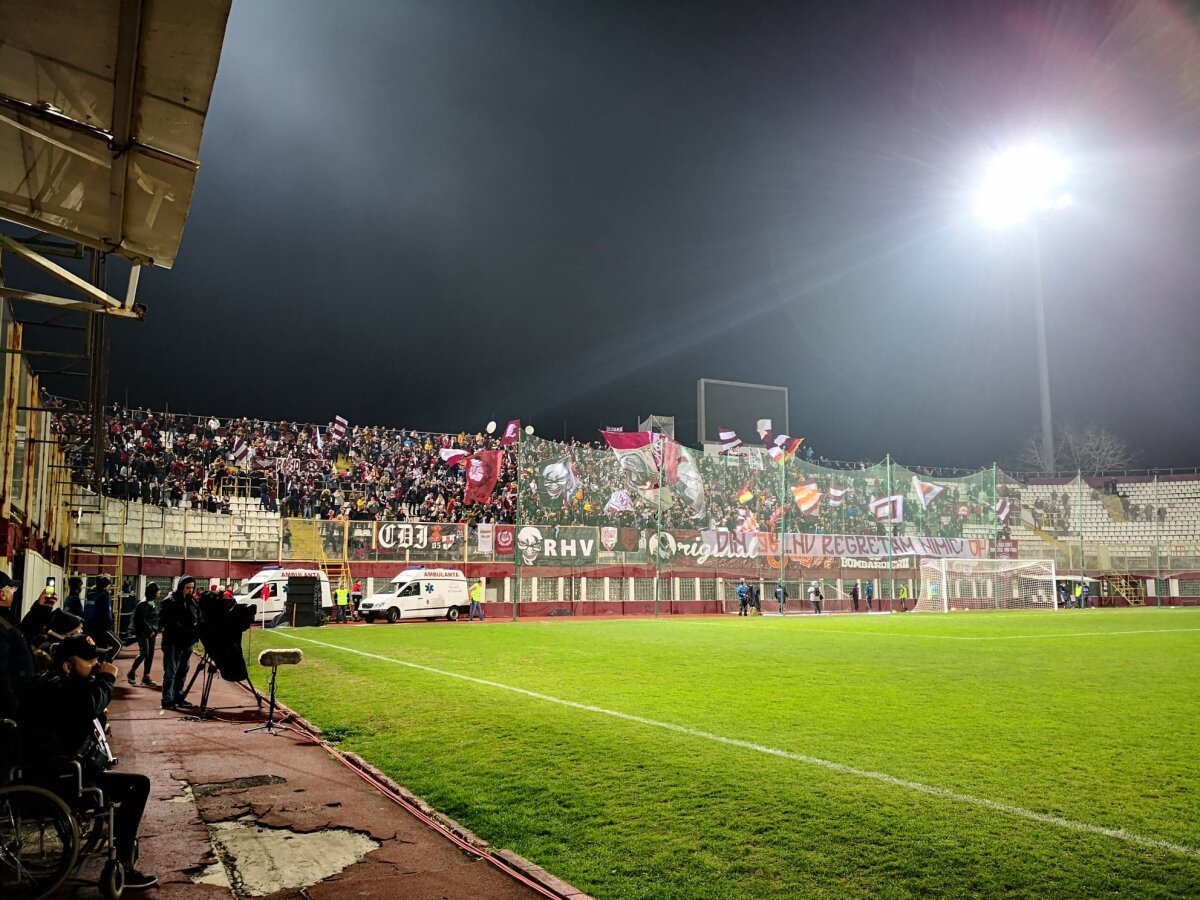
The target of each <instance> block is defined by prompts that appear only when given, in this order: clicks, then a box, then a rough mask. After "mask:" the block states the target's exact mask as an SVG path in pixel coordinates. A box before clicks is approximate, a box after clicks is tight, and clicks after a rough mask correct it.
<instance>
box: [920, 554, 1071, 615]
mask: <svg viewBox="0 0 1200 900" xmlns="http://www.w3.org/2000/svg"><path fill="white" fill-rule="evenodd" d="M920 571H921V580H920V585H921V587H920V596H919V597H918V598H917V604H916V607H915V609H916V610H919V611H922V612H950V611H951V610H968V609H1057V608H1058V591H1057V589H1056V583H1055V571H1054V560H1052V559H926V560H922V562H921V570H920Z"/></svg>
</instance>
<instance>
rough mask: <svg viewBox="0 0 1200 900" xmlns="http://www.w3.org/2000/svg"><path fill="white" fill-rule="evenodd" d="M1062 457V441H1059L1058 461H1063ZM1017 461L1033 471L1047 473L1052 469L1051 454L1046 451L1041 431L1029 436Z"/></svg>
mask: <svg viewBox="0 0 1200 900" xmlns="http://www.w3.org/2000/svg"><path fill="white" fill-rule="evenodd" d="M1062 459H1063V457H1062V442H1061V441H1059V456H1058V461H1059V462H1062ZM1017 461H1018V462H1019V463H1020V464H1021V465H1022V466H1025V467H1026V468H1028V469H1029V471H1031V472H1043V473H1045V472H1049V471H1050V469H1051V466H1050V454H1049V453H1047V452H1046V451H1045V444H1044V443H1043V442H1042V433H1041V431H1037V432H1035V433H1033V434H1031V435H1030V436H1029V440H1027V441H1026V442H1025V445H1024V446H1023V447H1022V448H1021V452H1020V454H1018V456H1017Z"/></svg>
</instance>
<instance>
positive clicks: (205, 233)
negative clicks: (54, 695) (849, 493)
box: [111, 0, 1200, 466]
mask: <svg viewBox="0 0 1200 900" xmlns="http://www.w3.org/2000/svg"><path fill="white" fill-rule="evenodd" d="M1196 21H1197V19H1196V16H1195V15H1194V13H1193V14H1189V13H1188V12H1186V11H1185V10H1184V8H1183V7H1182V6H1180V5H1179V4H1178V3H1176V2H1165V0H1162V2H1160V0H1141V2H1100V0H1073V2H1036V3H1035V2H1029V3H1021V2H976V0H960V2H943V3H934V2H901V3H897V2H895V0H892V2H889V3H865V2H855V3H845V4H834V3H829V2H821V3H811V4H804V3H800V2H789V3H780V4H759V3H748V2H739V3H731V2H730V3H722V4H701V3H697V2H685V3H677V4H676V3H665V2H653V3H647V2H629V3H601V2H590V3H589V2H562V0H479V2H467V0H437V2H434V0H421V2H395V0H387V2H383V0H379V2H374V0H353V2H345V3H337V4H334V3H328V2H325V0H319V2H315V0H305V2H300V0H235V3H234V6H233V12H232V15H231V17H230V20H229V27H228V31H227V34H226V39H225V48H224V53H223V55H222V59H221V65H220V70H219V73H218V76H217V82H216V87H215V90H214V93H213V98H212V107H211V112H210V114H209V117H208V122H207V126H206V130H205V136H204V142H203V145H202V147H201V157H200V158H201V171H200V176H199V180H198V182H197V187H196V194H195V198H194V201H193V204H192V208H191V214H190V217H189V219H188V224H187V228H186V229H185V231H184V236H183V244H182V247H181V250H180V254H179V258H178V261H177V263H176V266H175V268H174V269H173V270H171V271H163V270H156V271H154V272H152V273H150V274H148V275H146V276H144V277H143V279H142V286H141V292H140V297H139V299H140V300H141V301H142V302H143V303H145V304H146V306H147V307H148V310H149V312H148V315H147V319H146V322H145V323H143V324H136V323H124V322H116V323H114V325H113V329H112V333H113V337H112V366H111V394H112V396H113V398H114V399H118V400H121V399H124V397H125V396H126V392H127V394H128V399H129V402H130V403H132V404H134V405H150V406H154V407H162V406H163V405H164V404H167V403H169V404H170V407H171V409H173V410H180V411H189V412H197V413H201V412H203V413H209V412H214V413H216V414H218V415H252V416H262V417H274V418H287V419H299V420H304V421H315V422H321V423H324V422H328V421H330V420H331V419H332V417H333V416H334V415H335V414H339V413H340V414H342V415H345V416H346V417H347V418H349V420H350V421H351V422H352V423H364V424H385V425H392V426H408V427H414V428H420V429H428V430H453V431H457V430H459V429H467V430H476V429H481V428H482V427H483V425H484V424H485V423H486V422H487V421H488V420H489V419H497V420H500V421H501V422H504V421H505V420H507V419H510V418H517V417H520V418H522V419H523V420H525V421H530V420H531V421H532V422H533V424H534V425H535V427H536V428H537V430H538V432H539V434H542V435H544V436H548V437H561V436H562V434H563V433H564V427H565V430H566V433H568V434H573V435H577V436H580V437H587V438H589V439H592V438H594V437H595V436H596V432H595V429H597V428H599V427H602V426H606V425H624V426H625V427H626V428H627V429H632V428H633V427H635V425H636V421H637V418H638V417H639V416H644V415H646V414H648V413H656V414H662V415H674V416H676V418H677V431H678V434H679V436H680V437H681V438H682V439H684V440H685V441H689V442H690V441H694V439H695V428H696V424H695V423H696V399H695V398H696V380H697V379H698V378H700V377H708V378H719V379H729V380H734V381H747V382H758V383H767V384H779V385H786V386H788V387H789V388H790V389H791V423H792V432H793V433H794V434H798V435H803V436H805V437H806V438H807V439H808V440H809V441H810V442H811V444H812V445H813V446H814V447H815V448H816V449H817V451H818V452H819V453H822V454H824V455H826V456H830V457H835V458H842V459H859V458H881V457H882V456H883V455H884V454H885V453H887V452H890V453H891V454H892V455H893V457H895V458H897V459H899V460H900V461H902V462H905V463H909V464H917V465H921V464H925V465H962V466H974V465H987V464H990V463H991V462H992V461H993V460H995V459H999V460H1000V461H1001V462H1004V461H1005V460H1009V459H1012V458H1013V457H1015V455H1016V451H1017V449H1018V448H1019V446H1020V445H1021V444H1022V443H1023V442H1024V440H1025V438H1026V437H1028V436H1029V435H1030V434H1032V433H1033V432H1034V431H1035V430H1036V428H1037V426H1038V396H1037V365H1036V344H1035V331H1034V305H1033V284H1034V272H1035V265H1034V255H1033V246H1034V244H1033V240H1032V234H1031V231H1030V230H1029V229H1016V230H1014V231H1010V232H995V231H988V230H985V229H984V228H983V227H981V225H980V223H978V222H977V221H975V220H974V219H973V218H972V217H971V215H970V198H971V193H972V190H973V187H974V185H975V184H976V183H977V181H978V178H979V174H980V171H981V167H982V164H983V161H984V160H985V158H986V157H987V156H988V154H989V152H991V151H994V150H995V149H997V148H1000V147H1004V146H1007V145H1010V144H1012V143H1014V142H1020V141H1024V140H1026V139H1028V138H1029V137H1031V136H1035V135H1038V136H1041V137H1042V138H1043V139H1045V140H1047V141H1050V142H1052V143H1053V144H1055V145H1056V146H1057V147H1058V148H1059V149H1060V150H1061V152H1062V153H1063V154H1064V155H1065V156H1067V157H1068V158H1069V159H1070V160H1071V162H1072V164H1073V166H1074V173H1073V175H1072V180H1071V184H1070V191H1071V193H1072V195H1073V196H1074V198H1075V200H1076V204H1075V205H1074V206H1073V207H1072V208H1070V209H1068V210H1064V211H1062V212H1057V213H1053V214H1050V215H1047V216H1046V217H1044V218H1043V219H1041V220H1040V223H1039V225H1038V240H1039V242H1040V248H1041V258H1042V271H1043V278H1044V285H1045V297H1046V305H1047V328H1048V333H1049V340H1050V346H1051V354H1052V359H1051V384H1052V393H1053V401H1054V413H1055V421H1056V423H1065V422H1067V421H1077V422H1087V423H1097V424H1101V425H1104V426H1107V427H1108V428H1110V429H1112V430H1114V431H1116V432H1117V433H1119V434H1121V435H1122V436H1124V437H1125V438H1126V439H1127V440H1128V441H1129V442H1130V443H1131V444H1132V445H1133V446H1134V447H1135V448H1137V449H1138V450H1140V451H1141V454H1142V457H1141V459H1142V462H1143V463H1145V464H1148V465H1156V466H1170V465H1195V464H1197V463H1198V462H1200V451H1198V450H1197V444H1198V442H1200V441H1198V439H1200V392H1198V391H1197V386H1198V385H1200V352H1198V351H1200V304H1198V302H1197V301H1198V299H1200V298H1198V294H1200V287H1198V286H1200V249H1198V248H1200V149H1198V148H1200V31H1198V30H1197V27H1196V25H1195V22H1196ZM744 437H746V436H745V435H744Z"/></svg>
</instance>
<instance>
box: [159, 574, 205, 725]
mask: <svg viewBox="0 0 1200 900" xmlns="http://www.w3.org/2000/svg"><path fill="white" fill-rule="evenodd" d="M195 593H196V579H195V578H193V577H192V576H191V575H184V576H182V577H181V578H180V579H179V581H178V583H176V585H175V590H174V591H172V592H171V594H170V596H168V597H167V599H166V600H165V601H163V604H162V609H161V610H160V611H159V625H160V626H161V633H162V656H163V681H162V708H163V709H175V708H176V707H178V706H181V705H184V704H186V703H187V695H186V694H185V692H184V688H183V683H184V681H185V680H186V679H187V673H188V665H189V662H190V660H191V655H192V645H193V644H195V643H196V640H197V638H198V637H199V635H200V611H199V608H198V606H197V605H196V598H195Z"/></svg>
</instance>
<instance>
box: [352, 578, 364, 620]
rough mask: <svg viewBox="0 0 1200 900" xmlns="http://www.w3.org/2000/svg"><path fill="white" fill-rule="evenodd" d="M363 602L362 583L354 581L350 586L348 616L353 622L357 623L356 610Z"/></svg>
mask: <svg viewBox="0 0 1200 900" xmlns="http://www.w3.org/2000/svg"><path fill="white" fill-rule="evenodd" d="M362 602H363V589H362V581H358V580H356V581H355V582H354V584H352V585H351V586H350V615H351V617H352V618H353V619H354V621H355V622H357V621H358V610H359V607H361V606H362Z"/></svg>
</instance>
